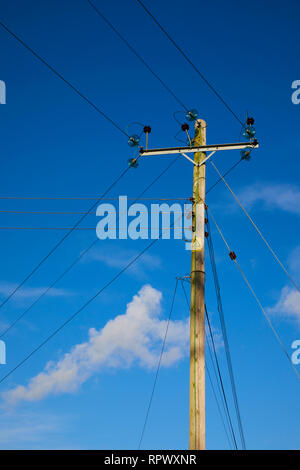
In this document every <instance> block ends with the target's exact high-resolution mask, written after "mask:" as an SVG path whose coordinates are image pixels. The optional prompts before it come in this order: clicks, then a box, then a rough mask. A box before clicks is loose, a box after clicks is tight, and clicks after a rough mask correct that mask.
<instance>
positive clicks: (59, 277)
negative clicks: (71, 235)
mask: <svg viewBox="0 0 300 470" xmlns="http://www.w3.org/2000/svg"><path fill="white" fill-rule="evenodd" d="M178 158H179V156H177V157H175V158H174V159H173V160H172V161H171V162H170V163H169V164H168V165H167V166H166V167H165V168H164V170H163V171H162V172H160V173H159V174H158V176H156V177H155V178H154V179H153V180H152V181H151V183H150V184H148V185H147V186H146V188H145V189H144V190H143V191H142V192H141V193H140V195H139V196H138V197H137V198H136V199H135V201H138V200H139V198H140V197H142V196H143V195H144V194H145V193H146V192H147V191H148V190H149V189H150V188H151V187H152V186H153V185H154V184H155V183H156V182H157V181H158V180H159V179H160V178H161V177H162V176H163V175H164V174H165V173H166V172H167V171H168V170H169V169H170V168H171V167H172V166H173V165H174V164H175V163H176V162H177V160H178ZM94 230H95V229H94ZM98 241H99V238H95V240H94V241H93V242H92V243H91V244H90V245H89V246H88V247H87V248H86V249H85V250H83V251H82V252H81V253H80V255H79V256H78V257H77V258H75V260H74V261H73V262H72V263H71V264H70V265H69V266H68V267H67V268H66V269H65V270H64V271H63V272H62V273H61V274H60V275H59V276H58V277H57V278H56V279H55V280H54V281H53V282H52V283H51V285H50V286H49V287H47V288H46V289H45V290H44V291H43V292H42V293H41V295H40V296H39V297H38V298H37V299H36V300H35V301H34V302H33V303H32V304H31V305H30V306H29V307H27V308H26V309H25V310H24V312H22V313H21V314H20V315H19V316H18V317H17V318H16V319H15V320H14V322H13V323H11V324H10V325H8V326H7V327H6V328H5V329H4V330H3V331H2V332H1V333H0V338H2V337H3V336H4V335H5V334H6V333H7V332H8V331H9V330H11V329H12V328H13V327H14V326H15V325H16V324H17V323H18V322H19V321H20V320H21V319H22V318H24V316H25V315H26V314H27V313H29V312H30V310H31V309H32V308H33V307H34V306H35V305H36V304H37V303H38V302H39V301H40V300H41V299H42V298H43V297H44V296H45V295H46V294H47V293H48V292H49V291H50V290H51V289H52V288H53V287H54V286H55V285H56V284H57V283H58V282H59V281H60V280H61V279H63V277H64V276H65V275H66V274H67V273H68V272H69V271H70V270H71V269H72V268H73V267H74V266H75V265H76V264H77V263H78V262H79V261H80V260H81V259H82V258H83V257H84V256H85V255H86V254H87V253H88V252H89V251H90V250H91V249H92V248H93V247H94V246H95V245H96V243H97V242H98Z"/></svg>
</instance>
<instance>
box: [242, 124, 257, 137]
mask: <svg viewBox="0 0 300 470" xmlns="http://www.w3.org/2000/svg"><path fill="white" fill-rule="evenodd" d="M255 134H256V130H255V129H254V127H253V126H247V127H246V128H245V132H244V133H243V136H244V137H246V138H247V139H253V137H254V136H255Z"/></svg>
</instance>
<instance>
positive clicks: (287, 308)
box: [268, 246, 300, 323]
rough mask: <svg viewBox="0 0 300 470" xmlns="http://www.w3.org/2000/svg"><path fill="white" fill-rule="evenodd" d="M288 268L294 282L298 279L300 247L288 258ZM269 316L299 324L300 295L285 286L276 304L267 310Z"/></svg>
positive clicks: (288, 286)
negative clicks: (290, 319) (294, 321)
mask: <svg viewBox="0 0 300 470" xmlns="http://www.w3.org/2000/svg"><path fill="white" fill-rule="evenodd" d="M287 264H288V267H289V270H290V272H291V273H292V274H293V277H294V279H296V281H297V280H298V279H299V277H300V246H297V247H296V248H295V249H294V250H293V251H292V252H291V253H290V255H289V257H288V263H287ZM268 312H269V313H270V314H271V315H278V316H280V317H282V318H292V319H295V320H297V321H299V323H300V293H299V292H298V291H297V290H296V289H294V288H292V287H291V286H290V285H286V286H285V287H283V288H282V289H281V292H280V297H279V300H278V301H277V303H276V304H275V305H274V306H273V307H270V308H268Z"/></svg>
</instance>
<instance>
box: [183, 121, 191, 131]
mask: <svg viewBox="0 0 300 470" xmlns="http://www.w3.org/2000/svg"><path fill="white" fill-rule="evenodd" d="M189 128H190V126H189V125H188V124H187V123H186V122H185V123H183V124H182V126H181V130H182V131H183V132H185V131H188V130H189Z"/></svg>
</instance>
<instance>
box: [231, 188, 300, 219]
mask: <svg viewBox="0 0 300 470" xmlns="http://www.w3.org/2000/svg"><path fill="white" fill-rule="evenodd" d="M239 197H240V199H241V201H242V202H243V204H245V205H247V206H248V207H252V206H254V205H255V204H257V203H261V204H263V207H264V208H265V209H281V210H283V211H286V212H291V213H293V214H298V215H300V188H299V187H298V186H296V185H292V184H270V183H269V184H268V183H256V184H253V185H251V186H248V187H246V188H245V189H244V190H243V191H241V192H240V193H239Z"/></svg>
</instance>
